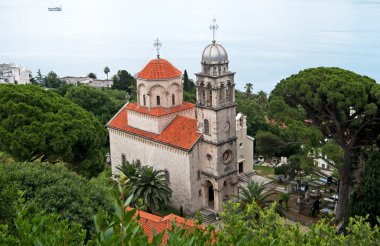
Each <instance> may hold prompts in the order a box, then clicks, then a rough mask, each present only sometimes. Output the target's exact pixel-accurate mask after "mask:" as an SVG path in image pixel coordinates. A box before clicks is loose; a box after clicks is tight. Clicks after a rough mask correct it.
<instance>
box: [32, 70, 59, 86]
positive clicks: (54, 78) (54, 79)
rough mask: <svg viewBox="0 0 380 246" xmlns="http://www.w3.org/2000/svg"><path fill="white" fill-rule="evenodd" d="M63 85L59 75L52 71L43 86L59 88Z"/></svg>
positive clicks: (45, 78)
mask: <svg viewBox="0 0 380 246" xmlns="http://www.w3.org/2000/svg"><path fill="white" fill-rule="evenodd" d="M38 76H39V75H38ZM62 83H63V82H62V81H61V80H60V79H59V77H58V75H57V74H56V73H55V72H53V71H50V72H49V73H48V74H47V75H46V76H45V77H44V79H43V85H44V86H45V87H48V88H58V87H59V86H60V85H61V84H62Z"/></svg>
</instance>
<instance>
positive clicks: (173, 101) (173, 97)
mask: <svg viewBox="0 0 380 246" xmlns="http://www.w3.org/2000/svg"><path fill="white" fill-rule="evenodd" d="M172 104H173V105H175V95H174V94H172Z"/></svg>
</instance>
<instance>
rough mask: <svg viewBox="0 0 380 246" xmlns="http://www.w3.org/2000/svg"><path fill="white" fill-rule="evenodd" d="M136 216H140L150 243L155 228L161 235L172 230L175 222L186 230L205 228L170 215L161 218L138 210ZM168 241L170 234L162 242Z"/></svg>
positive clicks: (139, 221)
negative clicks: (197, 227)
mask: <svg viewBox="0 0 380 246" xmlns="http://www.w3.org/2000/svg"><path fill="white" fill-rule="evenodd" d="M127 210H132V208H127ZM136 214H139V216H140V219H139V220H138V223H139V224H140V225H141V226H142V228H143V229H144V232H145V234H146V235H147V236H148V239H149V241H150V242H151V241H152V238H153V228H154V230H155V232H156V233H160V232H162V231H164V230H171V229H172V223H173V222H174V223H176V225H178V226H181V227H183V228H184V229H191V228H194V227H196V226H199V228H201V229H204V227H203V226H201V225H197V224H196V223H195V222H194V221H192V220H187V219H185V218H182V217H180V216H177V215H175V214H169V215H167V216H165V217H159V216H157V215H154V214H150V213H147V212H144V211H141V210H136ZM167 240H168V234H167V233H165V234H164V237H163V238H162V242H163V243H166V241H167Z"/></svg>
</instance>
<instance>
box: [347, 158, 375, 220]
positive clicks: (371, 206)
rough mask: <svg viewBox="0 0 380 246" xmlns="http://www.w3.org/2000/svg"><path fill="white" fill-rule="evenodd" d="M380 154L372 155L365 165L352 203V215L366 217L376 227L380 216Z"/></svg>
mask: <svg viewBox="0 0 380 246" xmlns="http://www.w3.org/2000/svg"><path fill="white" fill-rule="evenodd" d="M379 194H380V152H378V151H374V152H372V153H370V155H369V158H368V160H367V161H366V163H365V170H364V172H363V174H362V179H361V182H360V184H359V185H358V186H357V187H356V189H355V190H354V193H353V194H352V197H351V201H350V214H351V215H352V216H353V215H360V216H366V215H367V214H368V215H369V222H370V223H371V224H372V225H374V224H378V223H379V222H378V221H377V219H376V216H380V196H379Z"/></svg>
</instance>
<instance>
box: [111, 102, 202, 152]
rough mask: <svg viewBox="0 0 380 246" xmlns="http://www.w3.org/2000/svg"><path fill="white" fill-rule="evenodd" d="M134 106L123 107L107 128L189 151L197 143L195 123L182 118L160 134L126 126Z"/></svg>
mask: <svg viewBox="0 0 380 246" xmlns="http://www.w3.org/2000/svg"><path fill="white" fill-rule="evenodd" d="M135 106H136V105H134V104H133V103H129V104H127V105H126V106H124V107H123V108H122V109H121V110H120V111H119V112H118V114H117V115H115V116H114V118H112V119H111V121H110V122H109V123H108V124H107V126H108V127H110V128H113V129H117V130H121V131H125V132H128V133H131V134H134V135H138V136H141V137H144V138H147V139H150V140H153V141H156V142H161V143H164V144H168V145H171V146H174V147H177V148H180V149H184V150H187V151H188V150H190V149H191V148H192V147H193V145H194V144H195V143H196V142H197V141H198V139H199V138H200V136H201V134H200V133H198V132H197V122H196V120H195V119H191V118H188V117H184V116H179V115H177V116H176V117H175V118H174V120H173V121H172V122H170V124H169V125H168V126H167V127H166V128H165V129H164V130H163V131H162V132H161V134H156V133H152V132H147V131H144V130H140V129H137V128H134V127H131V126H129V125H128V117H127V114H128V111H129V110H131V109H130V108H135Z"/></svg>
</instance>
